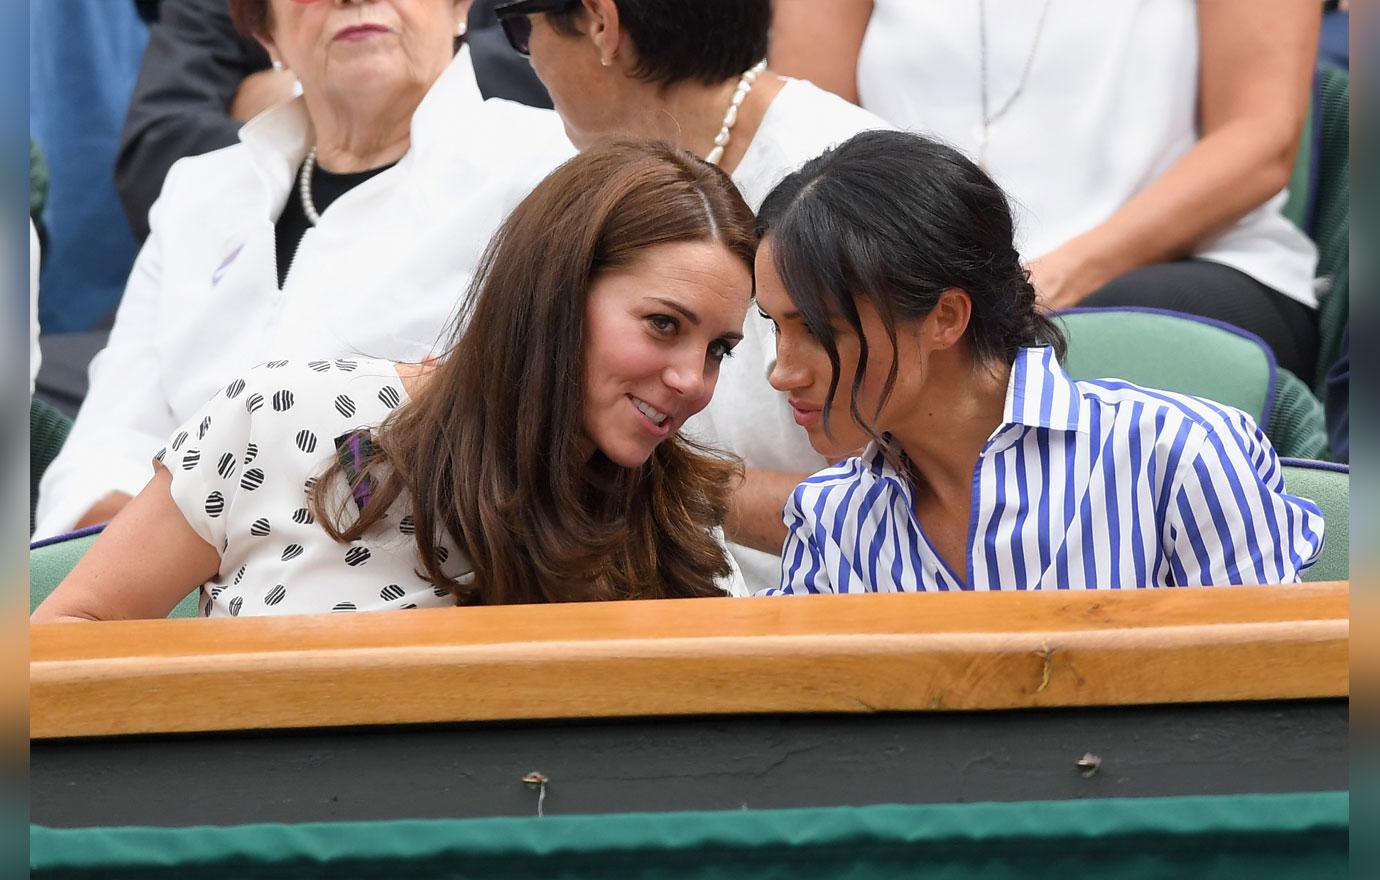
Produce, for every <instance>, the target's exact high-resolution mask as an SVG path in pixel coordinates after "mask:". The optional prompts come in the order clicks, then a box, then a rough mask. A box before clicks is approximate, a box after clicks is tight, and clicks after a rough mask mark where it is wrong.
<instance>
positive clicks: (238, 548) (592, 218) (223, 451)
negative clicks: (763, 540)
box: [34, 142, 756, 621]
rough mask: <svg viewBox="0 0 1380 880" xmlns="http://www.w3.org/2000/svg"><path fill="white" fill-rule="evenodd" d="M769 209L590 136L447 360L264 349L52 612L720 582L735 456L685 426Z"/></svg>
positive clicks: (676, 153)
mask: <svg viewBox="0 0 1380 880" xmlns="http://www.w3.org/2000/svg"><path fill="white" fill-rule="evenodd" d="M755 247H756V234H755V230H754V228H753V217H752V213H751V211H749V210H748V208H747V205H746V204H744V202H743V199H742V197H741V196H739V195H738V192H737V190H736V189H735V188H734V187H733V185H732V183H731V182H730V181H729V179H728V177H727V176H726V175H724V174H723V173H722V172H720V171H719V170H717V169H715V168H713V167H711V166H709V165H707V164H705V163H703V162H701V161H699V160H698V159H696V158H694V157H693V156H691V155H689V154H687V153H684V152H682V151H680V150H677V149H675V148H673V147H671V146H669V145H665V144H639V143H634V142H615V143H609V144H605V145H601V146H597V147H594V148H592V149H590V150H588V151H586V152H585V153H584V154H582V155H581V156H579V157H577V158H575V159H572V160H571V161H569V162H568V163H566V164H565V165H563V166H562V167H560V168H559V169H557V170H556V171H555V172H554V173H553V174H552V175H551V176H550V177H548V178H547V179H546V180H545V181H543V182H542V183H541V184H540V185H539V186H538V187H537V188H536V189H535V190H534V191H533V192H532V194H531V195H530V196H529V197H528V198H527V199H525V200H524V201H523V202H522V204H521V205H519V206H518V208H517V209H516V211H514V213H513V214H512V216H511V217H509V219H508V220H507V221H506V222H505V224H504V225H503V227H502V228H501V230H500V231H499V233H498V235H497V236H496V237H495V239H494V241H493V242H492V243H491V245H490V247H489V249H488V251H487V253H486V256H485V258H484V260H483V262H482V264H481V267H480V270H479V274H478V275H477V277H476V281H475V284H474V288H473V290H472V292H471V299H470V302H471V303H472V305H471V306H470V307H469V308H468V309H467V310H466V312H467V313H466V314H465V315H463V316H462V319H461V326H463V327H465V330H464V331H463V332H462V333H461V334H460V336H459V337H458V339H457V340H456V342H455V345H454V346H453V347H452V348H451V349H450V351H449V352H448V353H447V354H446V355H445V356H444V357H442V358H440V359H439V360H438V361H436V362H432V363H423V364H400V363H394V362H392V361H382V360H370V359H364V358H337V359H334V360H324V359H322V360H314V361H292V362H288V361H282V360H278V361H270V362H268V363H266V364H263V365H261V366H258V367H255V368H253V369H251V370H248V371H247V372H246V373H244V374H243V376H241V377H240V378H237V379H235V380H234V381H233V382H231V383H230V384H229V385H228V386H226V388H225V389H224V391H223V392H221V393H220V394H218V395H217V396H216V397H215V398H214V399H213V400H212V401H211V402H210V403H209V404H207V405H206V407H205V408H203V409H202V410H201V411H200V412H198V413H196V415H194V416H193V417H192V418H191V419H190V420H189V421H188V422H187V423H186V424H184V425H183V426H182V428H180V429H179V430H178V431H176V432H175V433H174V434H173V435H172V437H171V438H170V439H169V441H168V445H167V447H166V448H165V449H164V450H163V451H162V452H160V453H159V455H158V457H157V464H156V466H155V476H154V478H153V480H152V482H150V483H149V485H148V487H146V488H145V489H144V491H143V492H142V493H141V494H140V495H139V496H138V497H136V498H135V499H134V500H133V501H132V502H131V503H130V504H129V506H128V507H127V508H126V509H125V510H124V511H122V512H121V514H120V515H119V516H118V517H116V519H115V521H114V522H112V523H111V525H110V527H109V528H108V529H107V530H106V531H105V533H104V534H103V535H102V536H101V537H100V539H99V540H98V541H97V542H96V544H95V545H94V546H93V547H92V548H91V550H90V552H88V553H87V555H86V556H85V557H84V558H83V559H82V560H81V562H80V563H79V564H78V565H77V567H76V568H75V569H74V570H73V572H72V573H71V575H69V576H68V578H67V579H66V580H65V581H64V582H63V583H62V584H61V585H60V586H59V587H58V589H57V590H56V591H55V592H54V593H53V594H52V596H50V597H49V599H48V600H47V601H45V602H44V603H43V605H42V606H40V607H39V608H38V610H37V611H35V613H34V620H35V621H52V620H93V619H94V620H103V619H112V618H139V617H161V616H163V615H165V614H167V612H168V611H169V610H170V609H171V608H172V607H173V606H174V605H175V604H176V603H177V602H178V601H179V600H180V599H181V598H182V597H183V596H185V595H186V594H187V593H188V592H189V591H190V590H192V589H195V588H196V587H197V586H198V585H201V589H202V602H201V607H202V611H203V613H204V614H206V615H208V616H216V615H251V614H286V613H308V612H313V611H331V610H335V611H355V610H375V609H387V608H410V607H417V606H421V605H454V604H457V603H459V604H498V603H524V602H558V601H577V600H598V599H626V598H669V597H691V596H714V595H723V593H724V591H725V590H724V587H725V585H729V589H730V591H734V592H736V591H739V590H737V589H735V588H734V587H733V586H732V585H733V583H734V578H735V576H736V570H735V569H734V567H733V565H732V563H731V561H730V560H729V559H728V557H727V556H726V554H725V551H724V548H723V545H722V544H721V542H720V539H719V537H718V533H717V529H718V527H719V526H720V524H721V523H722V522H723V519H724V515H725V511H726V508H727V504H728V491H729V483H730V480H731V479H732V477H733V474H734V472H735V470H736V465H735V464H733V463H731V462H729V461H726V460H724V459H721V458H717V457H714V456H711V455H709V454H707V453H706V452H704V451H703V450H701V449H700V448H699V447H697V446H696V445H694V444H693V443H691V442H690V441H687V440H685V439H683V438H681V437H680V436H679V435H678V431H679V429H680V427H681V425H682V424H683V423H684V422H685V420H686V419H687V418H689V417H690V416H691V415H693V414H695V413H696V412H699V411H700V410H701V409H703V408H704V406H705V405H706V404H707V403H708V402H709V399H710V396H711V395H712V394H713V391H714V384H715V381H716V380H717V378H718V370H719V364H720V362H721V361H722V360H723V359H724V358H725V357H727V356H728V355H729V354H730V351H731V349H732V348H733V346H734V345H735V344H736V343H737V342H738V340H739V339H741V328H742V322H743V316H744V314H745V313H746V311H747V307H748V302H749V300H750V299H751V296H752V275H751V266H752V259H753V253H754V250H755Z"/></svg>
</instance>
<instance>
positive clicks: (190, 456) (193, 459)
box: [182, 449, 201, 471]
mask: <svg viewBox="0 0 1380 880" xmlns="http://www.w3.org/2000/svg"><path fill="white" fill-rule="evenodd" d="M200 463H201V450H200V449H188V450H187V454H186V455H184V456H182V469H183V470H184V471H189V470H191V469H192V468H194V467H196V466H197V465H198V464H200Z"/></svg>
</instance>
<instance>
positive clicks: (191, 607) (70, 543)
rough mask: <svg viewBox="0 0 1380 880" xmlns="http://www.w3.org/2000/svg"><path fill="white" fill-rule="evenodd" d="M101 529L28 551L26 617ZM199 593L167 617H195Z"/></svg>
mask: <svg viewBox="0 0 1380 880" xmlns="http://www.w3.org/2000/svg"><path fill="white" fill-rule="evenodd" d="M101 528H103V527H99V526H98V527H96V528H94V529H84V530H82V531H80V532H74V533H73V534H72V535H71V536H63V537H59V538H56V539H52V540H47V541H40V542H38V543H37V544H34V545H33V547H31V548H30V549H29V613H30V614H32V613H33V610H34V609H35V608H37V607H38V605H39V603H40V602H42V601H43V600H44V599H46V598H48V594H49V593H51V592H53V590H55V589H57V585H58V584H60V583H62V579H63V578H65V577H67V573H68V572H70V571H71V570H72V569H73V567H75V566H76V564H77V560H79V559H81V557H82V555H83V554H84V553H86V551H87V549H88V548H90V546H91V545H92V544H94V543H95V542H96V537H97V536H98V535H99V533H100V531H101ZM199 593H200V591H193V592H191V593H189V594H187V597H186V598H185V599H183V600H182V601H181V602H179V603H177V607H176V608H174V609H173V610H172V613H171V614H169V615H168V616H169V617H196V615H197V600H198V597H199Z"/></svg>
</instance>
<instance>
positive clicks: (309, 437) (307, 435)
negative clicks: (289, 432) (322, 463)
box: [293, 428, 316, 455]
mask: <svg viewBox="0 0 1380 880" xmlns="http://www.w3.org/2000/svg"><path fill="white" fill-rule="evenodd" d="M293 439H294V441H295V442H296V443H297V448H298V449H300V450H302V451H303V452H305V453H307V454H308V455H310V454H312V453H313V452H315V451H316V435H315V434H313V433H312V432H311V431H308V430H307V429H306V428H303V429H302V430H300V431H298V432H297V436H296V437H295V438H293Z"/></svg>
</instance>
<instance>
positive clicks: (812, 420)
mask: <svg viewBox="0 0 1380 880" xmlns="http://www.w3.org/2000/svg"><path fill="white" fill-rule="evenodd" d="M789 403H790V405H791V414H792V415H794V416H795V423H796V424H797V425H799V426H800V427H802V428H816V427H819V424H820V423H821V422H822V421H823V420H824V409H823V407H818V406H813V405H811V404H808V403H801V402H800V401H798V400H792V401H789Z"/></svg>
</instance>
